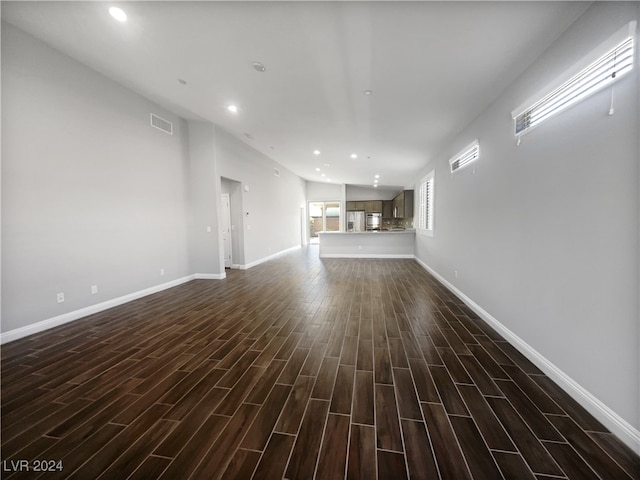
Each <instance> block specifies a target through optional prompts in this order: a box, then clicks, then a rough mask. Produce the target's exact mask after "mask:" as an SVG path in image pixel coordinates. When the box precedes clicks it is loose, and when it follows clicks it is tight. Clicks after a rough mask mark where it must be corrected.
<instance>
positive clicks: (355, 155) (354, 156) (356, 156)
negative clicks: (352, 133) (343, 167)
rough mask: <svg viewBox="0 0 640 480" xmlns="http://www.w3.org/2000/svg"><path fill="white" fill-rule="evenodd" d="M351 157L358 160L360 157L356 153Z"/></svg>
mask: <svg viewBox="0 0 640 480" xmlns="http://www.w3.org/2000/svg"><path fill="white" fill-rule="evenodd" d="M350 156H351V158H358V155H357V154H356V153H352V154H351V155H350Z"/></svg>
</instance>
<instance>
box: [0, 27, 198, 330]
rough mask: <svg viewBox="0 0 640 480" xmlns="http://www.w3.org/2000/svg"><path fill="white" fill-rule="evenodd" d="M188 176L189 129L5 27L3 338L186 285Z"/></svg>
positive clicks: (3, 66)
mask: <svg viewBox="0 0 640 480" xmlns="http://www.w3.org/2000/svg"><path fill="white" fill-rule="evenodd" d="M150 112H154V113H156V114H158V115H160V116H162V117H164V118H166V119H167V120H170V121H172V122H173V125H174V135H173V136H171V135H168V134H166V133H163V132H161V131H159V130H157V129H155V128H152V127H151V126H150V125H149V114H150ZM187 174H188V144H187V135H186V124H185V122H184V121H182V120H180V119H179V118H177V117H176V116H175V115H172V114H171V113H169V112H167V111H166V110H164V109H162V108H160V107H158V106H157V105H154V104H153V103H151V102H149V101H147V100H145V99H144V98H142V97H140V96H138V95H136V94H134V93H132V92H131V91H129V90H127V89H125V88H123V87H121V86H119V85H118V84H116V83H114V82H112V81H110V80H108V79H106V78H105V77H103V76H101V75H99V74H97V73H96V72H95V71H93V70H91V69H89V68H88V67H85V66H83V65H81V64H79V63H77V62H76V61H74V60H72V59H70V58H68V57H66V56H64V55H62V54H61V53H59V52H57V51H55V50H53V49H51V48H49V47H48V46H46V45H45V44H43V43H41V42H39V41H37V40H35V39H34V38H33V37H31V36H29V35H27V34H25V33H23V32H21V31H20V30H17V29H15V28H14V27H12V26H10V25H7V24H5V23H3V24H2V247H3V248H2V277H3V282H2V331H3V332H6V331H9V330H14V329H18V328H21V327H25V326H26V325H29V324H33V323H35V322H39V321H42V320H44V319H48V318H50V317H54V316H57V315H61V314H65V313H67V312H71V311H75V310H78V309H81V308H84V307H86V306H88V305H92V304H96V303H99V302H102V301H106V300H108V299H112V298H116V297H119V296H122V295H125V294H128V293H131V292H135V291H139V290H142V289H145V288H149V287H152V286H155V285H158V284H162V283H164V282H169V281H171V280H175V279H178V278H181V277H183V276H185V275H187V274H188V271H189V262H188V242H187V228H186V225H187V222H186V218H187ZM161 268H164V269H165V276H160V269H161ZM92 285H97V286H98V289H99V292H98V294H97V295H91V293H90V287H91V286H92ZM58 292H64V294H65V302H64V303H60V304H58V303H57V302H56V294H57V293H58Z"/></svg>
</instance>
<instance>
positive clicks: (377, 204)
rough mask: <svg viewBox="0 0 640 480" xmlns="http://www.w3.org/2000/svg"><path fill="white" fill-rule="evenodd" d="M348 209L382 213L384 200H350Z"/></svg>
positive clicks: (350, 210)
mask: <svg viewBox="0 0 640 480" xmlns="http://www.w3.org/2000/svg"><path fill="white" fill-rule="evenodd" d="M347 211H348V212H353V211H363V212H367V213H382V200H364V201H348V202H347Z"/></svg>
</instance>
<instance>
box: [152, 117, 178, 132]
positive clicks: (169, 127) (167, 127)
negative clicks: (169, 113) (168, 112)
mask: <svg viewBox="0 0 640 480" xmlns="http://www.w3.org/2000/svg"><path fill="white" fill-rule="evenodd" d="M151 126H152V127H155V128H157V129H158V130H162V131H163V132H165V133H168V134H169V135H173V123H171V122H170V121H169V120H165V119H164V118H162V117H159V116H158V115H155V114H153V113H152V114H151Z"/></svg>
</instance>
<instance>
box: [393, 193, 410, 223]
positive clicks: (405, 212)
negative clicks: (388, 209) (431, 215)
mask: <svg viewBox="0 0 640 480" xmlns="http://www.w3.org/2000/svg"><path fill="white" fill-rule="evenodd" d="M393 217H394V218H410V217H413V190H403V191H402V192H400V193H399V194H398V195H396V196H395V198H394V199H393Z"/></svg>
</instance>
